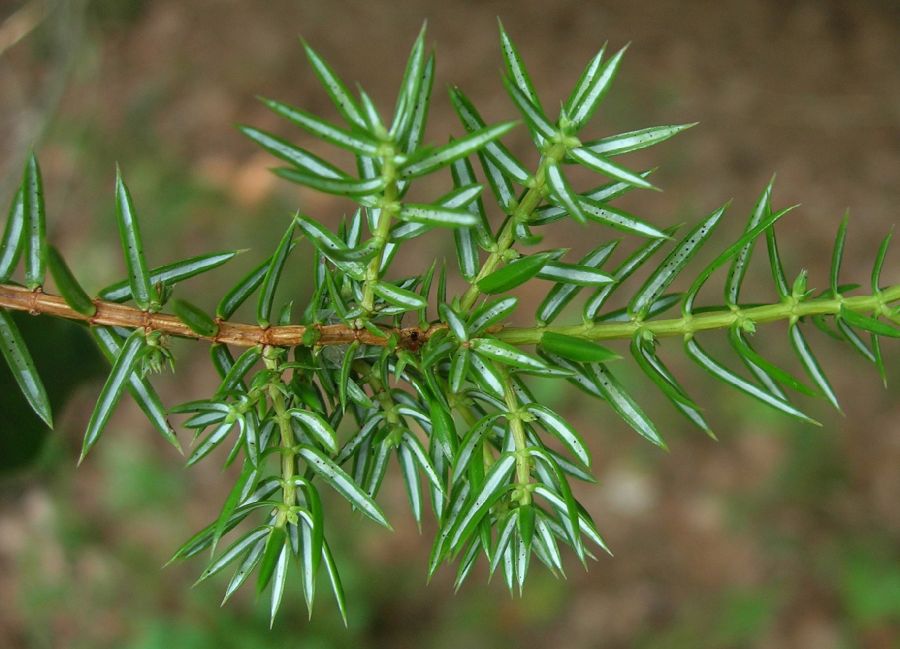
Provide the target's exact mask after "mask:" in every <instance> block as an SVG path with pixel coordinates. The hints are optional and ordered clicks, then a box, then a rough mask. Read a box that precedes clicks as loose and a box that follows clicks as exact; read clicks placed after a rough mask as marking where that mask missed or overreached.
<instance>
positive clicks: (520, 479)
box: [497, 365, 531, 505]
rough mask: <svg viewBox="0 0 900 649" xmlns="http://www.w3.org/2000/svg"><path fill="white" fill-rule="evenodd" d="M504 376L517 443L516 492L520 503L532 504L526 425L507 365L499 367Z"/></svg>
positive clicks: (504, 393)
mask: <svg viewBox="0 0 900 649" xmlns="http://www.w3.org/2000/svg"><path fill="white" fill-rule="evenodd" d="M497 369H498V370H499V371H500V373H501V375H502V377H503V397H504V399H505V400H506V409H507V410H508V411H509V412H508V414H507V416H508V418H509V427H510V430H511V431H512V436H513V442H514V443H515V445H516V483H517V486H518V489H517V491H516V492H515V493H516V495H517V496H518V499H519V504H520V505H529V504H531V489H529V488H528V485H529V484H530V483H531V460H530V459H529V458H528V451H527V446H528V442H527V441H526V439H525V425H524V424H523V423H522V418H521V417H520V415H519V398H518V397H517V396H516V391H515V390H514V389H513V384H512V378H510V376H509V372H508V371H507V370H506V368H505V367H502V366H499V365H498V368H497Z"/></svg>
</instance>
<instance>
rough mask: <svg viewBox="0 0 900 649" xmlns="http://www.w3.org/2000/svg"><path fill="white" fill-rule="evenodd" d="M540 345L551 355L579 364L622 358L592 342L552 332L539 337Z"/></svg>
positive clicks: (605, 361)
mask: <svg viewBox="0 0 900 649" xmlns="http://www.w3.org/2000/svg"><path fill="white" fill-rule="evenodd" d="M540 345H541V347H543V348H544V349H545V350H547V351H548V352H550V353H551V354H557V355H558V356H562V357H563V358H568V359H569V360H573V361H577V362H579V363H608V362H610V361H615V360H619V359H621V358H622V357H621V356H619V355H618V354H617V353H616V352H614V351H613V350H611V349H609V348H608V347H604V346H603V345H600V344H598V343H595V342H594V341H592V340H585V339H584V338H577V337H575V336H568V335H565V334H560V333H556V332H553V331H545V332H544V333H543V334H542V335H541V342H540Z"/></svg>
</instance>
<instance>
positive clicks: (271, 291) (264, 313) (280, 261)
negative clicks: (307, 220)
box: [256, 220, 296, 327]
mask: <svg viewBox="0 0 900 649" xmlns="http://www.w3.org/2000/svg"><path fill="white" fill-rule="evenodd" d="M295 223H296V220H293V221H291V224H290V225H289V226H288V229H287V230H285V233H284V235H282V237H281V241H280V242H279V244H278V248H276V249H275V254H273V255H272V259H271V261H270V262H269V268H268V269H267V270H266V274H265V277H263V281H262V285H261V287H260V290H259V300H258V301H257V304H256V321H257V322H258V323H259V326H260V327H268V326H269V319H270V318H271V317H272V303H273V302H274V301H275V290H276V289H277V288H278V282H279V280H280V279H281V272H282V270H283V269H284V264H285V262H286V261H287V257H288V254H289V253H290V250H291V239H292V238H293V236H294V224H295Z"/></svg>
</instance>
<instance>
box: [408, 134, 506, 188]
mask: <svg viewBox="0 0 900 649" xmlns="http://www.w3.org/2000/svg"><path fill="white" fill-rule="evenodd" d="M515 125H516V123H515V122H502V123H500V124H494V125H492V126H486V127H484V128H481V129H478V130H477V131H474V132H472V133H469V134H467V135H464V136H463V137H461V138H459V139H456V140H453V141H451V142H450V143H449V144H445V145H444V146H441V147H438V148H436V149H424V150H423V151H422V152H421V153H419V154H417V155H414V156H412V157H411V158H410V159H409V160H407V161H406V162H405V163H404V164H403V165H401V166H400V168H399V169H398V170H397V171H398V173H399V174H400V175H401V176H402V177H404V178H416V177H418V176H424V175H425V174H429V173H431V172H432V171H435V170H437V169H440V168H441V167H446V166H447V165H449V164H450V163H452V162H454V161H455V160H459V159H460V158H465V157H466V156H469V155H471V154H473V153H475V152H476V151H478V150H480V149H482V148H484V146H485V145H486V144H487V143H489V142H493V141H494V140H496V139H498V138H500V137H502V136H503V135H505V134H506V133H508V132H509V131H510V130H511V129H512V128H513V127H514V126H515Z"/></svg>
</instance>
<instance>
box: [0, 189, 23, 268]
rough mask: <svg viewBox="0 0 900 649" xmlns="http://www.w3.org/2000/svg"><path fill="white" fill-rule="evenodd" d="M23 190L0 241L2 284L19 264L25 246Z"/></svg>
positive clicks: (10, 210) (16, 198)
mask: <svg viewBox="0 0 900 649" xmlns="http://www.w3.org/2000/svg"><path fill="white" fill-rule="evenodd" d="M23 196H24V192H23V191H22V188H21V187H19V189H18V190H17V191H16V195H15V196H14V197H13V200H12V203H10V205H9V214H8V215H7V217H6V225H5V226H4V228H3V238H2V239H0V283H4V282H6V280H8V279H9V277H10V275H12V273H13V271H14V270H15V268H16V264H18V263H19V257H20V256H21V254H22V248H23V247H24V244H25V199H24V197H23Z"/></svg>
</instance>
